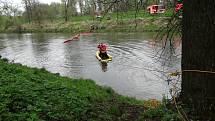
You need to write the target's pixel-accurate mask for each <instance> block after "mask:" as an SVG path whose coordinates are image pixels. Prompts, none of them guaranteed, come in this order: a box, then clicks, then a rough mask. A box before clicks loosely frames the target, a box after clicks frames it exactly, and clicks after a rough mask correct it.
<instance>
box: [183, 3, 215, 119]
mask: <svg viewBox="0 0 215 121" xmlns="http://www.w3.org/2000/svg"><path fill="white" fill-rule="evenodd" d="M214 6H215V1H214V0H185V1H184V9H183V13H184V15H183V37H182V40H183V42H182V93H181V94H182V99H183V101H184V103H185V104H189V105H190V106H192V107H193V109H194V112H195V114H194V115H195V116H200V118H201V119H202V120H206V119H212V120H214V119H215V115H214V114H215V73H213V72H215V12H214V11H215V7H214Z"/></svg>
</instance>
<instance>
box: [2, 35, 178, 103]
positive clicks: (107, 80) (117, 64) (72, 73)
mask: <svg viewBox="0 0 215 121" xmlns="http://www.w3.org/2000/svg"><path fill="white" fill-rule="evenodd" d="M152 34H153V33H152ZM152 34H151V33H150V34H149V33H102V34H101V33H98V34H90V35H84V36H81V38H80V40H79V41H71V42H68V43H63V42H64V41H65V40H66V39H67V38H70V35H69V34H47V33H46V34H0V54H1V55H2V56H3V57H6V58H9V59H10V60H14V62H17V63H22V64H25V65H28V66H31V67H40V68H41V67H44V68H46V69H47V70H49V71H51V72H54V73H60V74H61V75H63V76H69V77H73V78H80V77H83V78H89V79H93V80H95V81H96V83H97V84H99V85H105V86H110V87H112V88H113V89H114V90H115V91H116V92H118V93H120V94H123V95H127V96H132V97H136V98H141V99H149V98H155V99H161V98H162V94H167V92H168V84H167V82H165V81H164V80H165V74H164V70H165V71H166V70H175V69H179V68H180V56H175V54H174V53H168V52H164V53H163V54H159V53H162V52H159V51H157V50H159V49H161V48H160V47H157V46H154V44H152V43H153V42H151V41H148V40H151V39H152ZM101 42H104V43H108V44H109V51H108V53H109V54H110V55H112V56H113V60H112V61H111V62H109V63H108V64H107V65H105V64H101V63H100V62H99V61H98V60H97V59H96V57H95V53H96V51H97V48H96V47H97V44H98V43H101ZM154 50H156V51H154Z"/></svg>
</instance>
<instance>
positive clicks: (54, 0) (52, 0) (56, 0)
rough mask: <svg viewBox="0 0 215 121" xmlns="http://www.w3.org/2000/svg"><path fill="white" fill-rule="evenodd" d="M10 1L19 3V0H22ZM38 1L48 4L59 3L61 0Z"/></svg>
mask: <svg viewBox="0 0 215 121" xmlns="http://www.w3.org/2000/svg"><path fill="white" fill-rule="evenodd" d="M10 1H13V2H14V3H18V4H21V1H22V0H10ZM39 2H41V3H48V4H50V3H51V2H58V3H60V2H61V0H39Z"/></svg>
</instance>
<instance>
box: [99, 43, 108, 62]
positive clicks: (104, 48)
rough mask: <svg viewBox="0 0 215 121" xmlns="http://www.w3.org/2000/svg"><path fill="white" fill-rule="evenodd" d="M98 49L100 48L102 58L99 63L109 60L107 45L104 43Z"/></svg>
mask: <svg viewBox="0 0 215 121" xmlns="http://www.w3.org/2000/svg"><path fill="white" fill-rule="evenodd" d="M98 48H99V57H100V59H99V61H101V60H105V59H109V56H108V54H107V45H106V44H104V43H100V44H99V45H98Z"/></svg>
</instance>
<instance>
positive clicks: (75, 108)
mask: <svg viewBox="0 0 215 121" xmlns="http://www.w3.org/2000/svg"><path fill="white" fill-rule="evenodd" d="M0 67H1V68H0V102H1V103H0V120H3V121H13V120H14V121H15V120H16V121H24V120H29V121H31V120H32V121H33V120H41V121H42V120H52V121H57V120H63V121H73V120H80V121H81V120H89V121H90V120H115V119H117V118H120V117H121V116H122V115H123V114H124V115H125V113H123V111H122V110H121V109H120V108H119V107H120V106H123V105H131V106H132V105H134V104H135V105H139V106H140V107H143V101H138V100H135V99H132V98H128V97H123V96H119V95H118V94H116V93H114V91H113V90H112V89H111V88H107V87H100V86H97V85H96V84H95V83H94V82H93V81H92V80H84V79H71V78H67V77H60V76H59V75H58V74H52V73H49V72H47V71H46V70H45V69H37V68H28V67H26V66H22V65H20V64H10V63H7V62H6V59H4V60H0ZM124 118H126V117H124Z"/></svg>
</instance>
